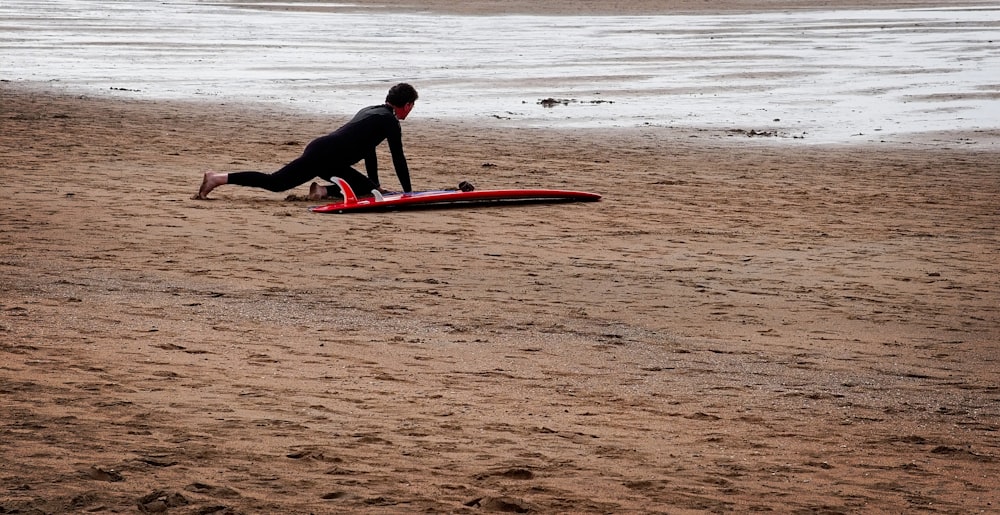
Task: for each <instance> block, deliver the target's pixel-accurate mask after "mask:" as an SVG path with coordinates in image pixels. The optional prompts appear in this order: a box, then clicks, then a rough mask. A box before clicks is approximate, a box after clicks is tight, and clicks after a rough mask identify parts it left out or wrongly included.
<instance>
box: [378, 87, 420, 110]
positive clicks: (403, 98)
mask: <svg viewBox="0 0 1000 515" xmlns="http://www.w3.org/2000/svg"><path fill="white" fill-rule="evenodd" d="M385 101H386V102H387V103H389V104H392V105H393V106H396V107H403V106H405V105H406V104H409V103H410V102H416V101H417V90H416V89H413V86H411V85H409V84H407V83H405V82H401V83H399V84H396V85H395V86H393V87H391V88H389V93H388V94H386V96H385Z"/></svg>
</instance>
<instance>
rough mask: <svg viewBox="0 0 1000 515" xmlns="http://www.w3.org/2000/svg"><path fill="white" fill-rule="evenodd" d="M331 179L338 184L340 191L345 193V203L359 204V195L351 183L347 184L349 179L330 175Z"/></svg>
mask: <svg viewBox="0 0 1000 515" xmlns="http://www.w3.org/2000/svg"><path fill="white" fill-rule="evenodd" d="M330 180H331V181H333V182H335V183H336V184H337V187H339V188H340V192H341V193H343V194H344V204H348V205H350V204H357V203H358V196H357V195H355V194H354V190H352V189H351V185H350V184H347V181H345V180H344V179H341V178H340V177H330Z"/></svg>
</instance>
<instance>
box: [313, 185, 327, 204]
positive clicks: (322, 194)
mask: <svg viewBox="0 0 1000 515" xmlns="http://www.w3.org/2000/svg"><path fill="white" fill-rule="evenodd" d="M324 198H326V186H320V185H319V184H317V183H315V182H314V183H312V184H310V185H309V200H323V199H324Z"/></svg>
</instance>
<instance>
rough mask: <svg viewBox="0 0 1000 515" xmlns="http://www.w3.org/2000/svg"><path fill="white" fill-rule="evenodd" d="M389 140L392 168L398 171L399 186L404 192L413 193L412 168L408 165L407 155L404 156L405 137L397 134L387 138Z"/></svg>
mask: <svg viewBox="0 0 1000 515" xmlns="http://www.w3.org/2000/svg"><path fill="white" fill-rule="evenodd" d="M387 139H388V140H389V151H390V152H392V167H393V168H395V169H396V177H399V184H400V186H402V187H403V191H404V192H407V193H409V192H411V191H413V187H412V186H411V185H410V168H409V167H408V166H407V165H406V155H405V154H403V137H402V134H401V133H398V132H397V133H395V134H393V135H391V136H389V137H388V138H387Z"/></svg>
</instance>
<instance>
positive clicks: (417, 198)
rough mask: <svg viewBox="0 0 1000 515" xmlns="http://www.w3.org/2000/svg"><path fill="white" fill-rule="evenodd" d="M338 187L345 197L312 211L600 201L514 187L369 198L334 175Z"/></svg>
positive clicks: (564, 192) (575, 194)
mask: <svg viewBox="0 0 1000 515" xmlns="http://www.w3.org/2000/svg"><path fill="white" fill-rule="evenodd" d="M333 181H334V182H335V183H336V184H337V185H338V186H339V187H340V190H341V192H343V194H344V200H343V201H341V202H334V203H332V204H327V205H325V206H315V207H311V208H309V209H310V210H311V211H312V212H314V213H348V212H354V211H374V210H380V209H402V208H409V207H413V208H415V207H420V206H433V205H439V206H440V205H448V204H452V205H454V204H484V203H501V202H593V201H596V200H600V198H601V196H600V195H598V194H597V193H588V192H586V191H569V190H546V189H527V190H525V189H513V190H473V191H461V190H440V191H417V192H412V193H393V194H390V195H383V194H380V193H378V192H377V191H373V192H372V194H373V196H372V197H362V198H358V196H357V195H356V194H355V193H354V191H353V190H352V189H351V187H350V186H348V185H347V181H345V180H343V179H341V178H340V177H333Z"/></svg>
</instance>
